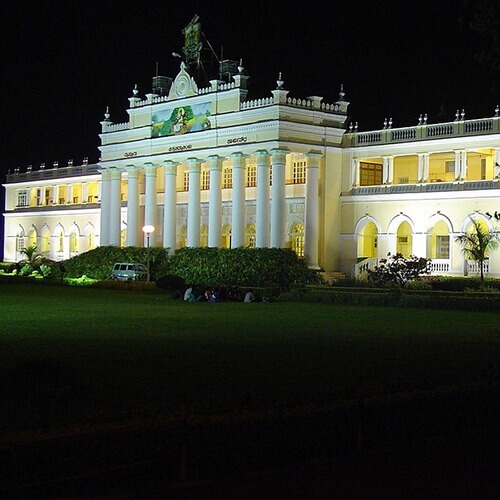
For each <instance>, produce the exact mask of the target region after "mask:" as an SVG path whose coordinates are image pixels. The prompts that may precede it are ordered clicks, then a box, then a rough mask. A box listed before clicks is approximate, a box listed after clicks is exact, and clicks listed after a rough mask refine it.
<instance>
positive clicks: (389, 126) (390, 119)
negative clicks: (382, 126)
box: [388, 118, 392, 128]
mask: <svg viewBox="0 0 500 500" xmlns="http://www.w3.org/2000/svg"><path fill="white" fill-rule="evenodd" d="M388 128H392V118H389V125H388Z"/></svg>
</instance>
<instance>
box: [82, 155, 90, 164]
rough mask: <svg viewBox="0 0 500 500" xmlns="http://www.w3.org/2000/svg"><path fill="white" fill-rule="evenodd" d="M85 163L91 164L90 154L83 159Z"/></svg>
mask: <svg viewBox="0 0 500 500" xmlns="http://www.w3.org/2000/svg"><path fill="white" fill-rule="evenodd" d="M83 164H84V165H88V164H89V158H88V156H86V157H85V158H84V159H83Z"/></svg>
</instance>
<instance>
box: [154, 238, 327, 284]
mask: <svg viewBox="0 0 500 500" xmlns="http://www.w3.org/2000/svg"><path fill="white" fill-rule="evenodd" d="M162 273H163V274H165V275H166V274H174V275H177V276H181V277H182V278H184V280H185V281H186V282H187V283H193V284H209V285H210V286H240V287H249V286H251V287H258V286H260V287H267V286H273V287H274V286H275V287H277V288H279V290H285V289H287V288H289V287H290V286H291V285H292V284H293V283H319V282H320V281H321V278H320V277H319V275H318V273H317V272H315V271H312V270H310V269H309V268H308V267H307V265H306V263H305V261H304V260H303V259H300V258H299V257H297V254H296V253H295V252H294V251H293V250H291V249H282V248H232V249H228V248H181V249H179V250H177V251H176V252H175V253H174V255H173V256H172V257H170V259H169V261H168V263H167V264H166V265H165V267H164V268H163V269H162Z"/></svg>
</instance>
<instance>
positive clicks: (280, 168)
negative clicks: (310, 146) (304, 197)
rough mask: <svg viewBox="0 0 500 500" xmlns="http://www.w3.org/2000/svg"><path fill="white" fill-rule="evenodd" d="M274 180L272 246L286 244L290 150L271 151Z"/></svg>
mask: <svg viewBox="0 0 500 500" xmlns="http://www.w3.org/2000/svg"><path fill="white" fill-rule="evenodd" d="M271 153H272V157H271V163H272V165H271V168H272V172H273V181H272V186H271V247H274V248H283V247H284V246H285V166H286V155H287V153H289V151H288V150H284V149H273V150H272V151H271Z"/></svg>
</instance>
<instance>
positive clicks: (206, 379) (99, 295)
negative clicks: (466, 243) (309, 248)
mask: <svg viewBox="0 0 500 500" xmlns="http://www.w3.org/2000/svg"><path fill="white" fill-rule="evenodd" d="M0 294H1V297H2V300H1V304H0V321H1V323H0V324H1V333H0V377H1V378H0V381H1V390H2V394H1V396H2V403H3V408H1V410H2V416H3V419H2V421H3V424H4V426H6V427H7V428H18V429H21V428H26V427H33V426H47V425H48V426H51V425H73V424H77V423H82V422H89V423H92V422H94V421H98V420H101V421H102V420H109V421H116V420H120V419H123V418H128V417H130V416H134V415H138V414H141V413H144V412H146V413H155V414H162V415H163V414H168V413H170V412H172V411H173V410H174V409H177V408H178V405H179V402H180V401H186V402H187V403H188V404H189V405H190V406H191V408H193V409H194V410H195V411H205V410H218V409H226V408H228V407H235V406H246V405H259V404H268V403H275V402H278V403H280V404H285V405H287V404H294V403H295V402H311V403H318V404H322V403H325V402H330V401H333V400H338V399H346V398H352V397H354V395H355V394H356V389H357V381H358V379H359V377H361V376H362V377H365V378H366V386H367V388H368V391H369V392H370V391H373V392H387V391H388V392H392V391H395V392H396V391H408V390H413V389H421V388H424V389H426V388H433V387H436V386H440V385H448V384H451V385H458V384H463V383H469V382H475V381H477V380H478V379H480V378H485V377H486V376H487V375H488V372H489V371H490V370H491V366H492V365H494V364H495V363H496V362H497V360H498V359H500V342H499V340H500V321H499V316H498V314H493V313H471V312H460V311H440V310H419V309H397V308H372V307H366V308H357V307H348V306H333V305H324V304H297V303H251V304H243V303H218V304H212V303H194V304H193V303H184V302H181V301H178V300H177V301H173V300H170V299H169V298H168V297H167V296H166V295H163V294H160V293H151V292H149V293H146V292H142V293H141V292H134V293H130V292H121V291H107V290H91V289H86V288H72V287H52V286H29V285H18V284H15V285H5V284H2V285H0Z"/></svg>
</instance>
